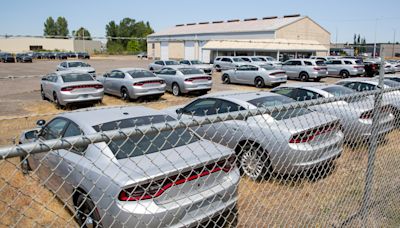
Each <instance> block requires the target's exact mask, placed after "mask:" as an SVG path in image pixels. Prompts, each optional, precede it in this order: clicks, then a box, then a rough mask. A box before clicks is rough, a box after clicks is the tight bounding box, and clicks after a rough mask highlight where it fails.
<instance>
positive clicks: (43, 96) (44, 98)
mask: <svg viewBox="0 0 400 228" xmlns="http://www.w3.org/2000/svg"><path fill="white" fill-rule="evenodd" d="M40 96H41V97H42V100H44V101H45V100H47V98H46V94H45V93H44V91H43V88H42V87H40Z"/></svg>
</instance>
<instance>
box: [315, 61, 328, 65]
mask: <svg viewBox="0 0 400 228" xmlns="http://www.w3.org/2000/svg"><path fill="white" fill-rule="evenodd" d="M315 63H316V64H317V66H325V65H326V64H325V62H324V61H315Z"/></svg>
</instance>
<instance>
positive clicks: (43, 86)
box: [40, 75, 49, 97]
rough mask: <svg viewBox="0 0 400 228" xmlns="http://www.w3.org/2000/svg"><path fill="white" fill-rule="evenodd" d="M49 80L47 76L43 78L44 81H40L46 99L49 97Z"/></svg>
mask: <svg viewBox="0 0 400 228" xmlns="http://www.w3.org/2000/svg"><path fill="white" fill-rule="evenodd" d="M48 80H49V75H46V76H44V77H42V80H41V81H40V87H41V90H42V91H43V93H44V95H45V96H46V97H48V91H47V90H48V88H47V86H48V85H47V84H48Z"/></svg>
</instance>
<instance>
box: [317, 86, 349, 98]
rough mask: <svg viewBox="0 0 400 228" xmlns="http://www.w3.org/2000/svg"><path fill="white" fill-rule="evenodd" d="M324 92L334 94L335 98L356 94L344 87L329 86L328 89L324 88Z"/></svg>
mask: <svg viewBox="0 0 400 228" xmlns="http://www.w3.org/2000/svg"><path fill="white" fill-rule="evenodd" d="M322 90H324V91H326V92H328V93H330V94H332V95H333V96H335V97H338V96H344V95H349V94H353V93H355V91H354V90H352V89H349V88H347V87H344V86H328V87H325V88H323V89H322Z"/></svg>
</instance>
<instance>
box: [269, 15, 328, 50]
mask: <svg viewBox="0 0 400 228" xmlns="http://www.w3.org/2000/svg"><path fill="white" fill-rule="evenodd" d="M275 36H276V38H280V39H292V40H315V41H318V42H319V43H320V44H322V45H324V46H325V47H326V48H327V49H328V50H329V48H330V40H331V35H330V33H329V32H328V31H325V30H324V29H323V28H322V27H320V26H319V25H318V24H316V23H315V22H314V21H312V20H311V19H310V18H308V17H305V18H304V19H302V20H299V21H297V22H294V23H293V24H290V25H288V26H285V27H283V28H281V29H279V30H277V31H276V33H275Z"/></svg>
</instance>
